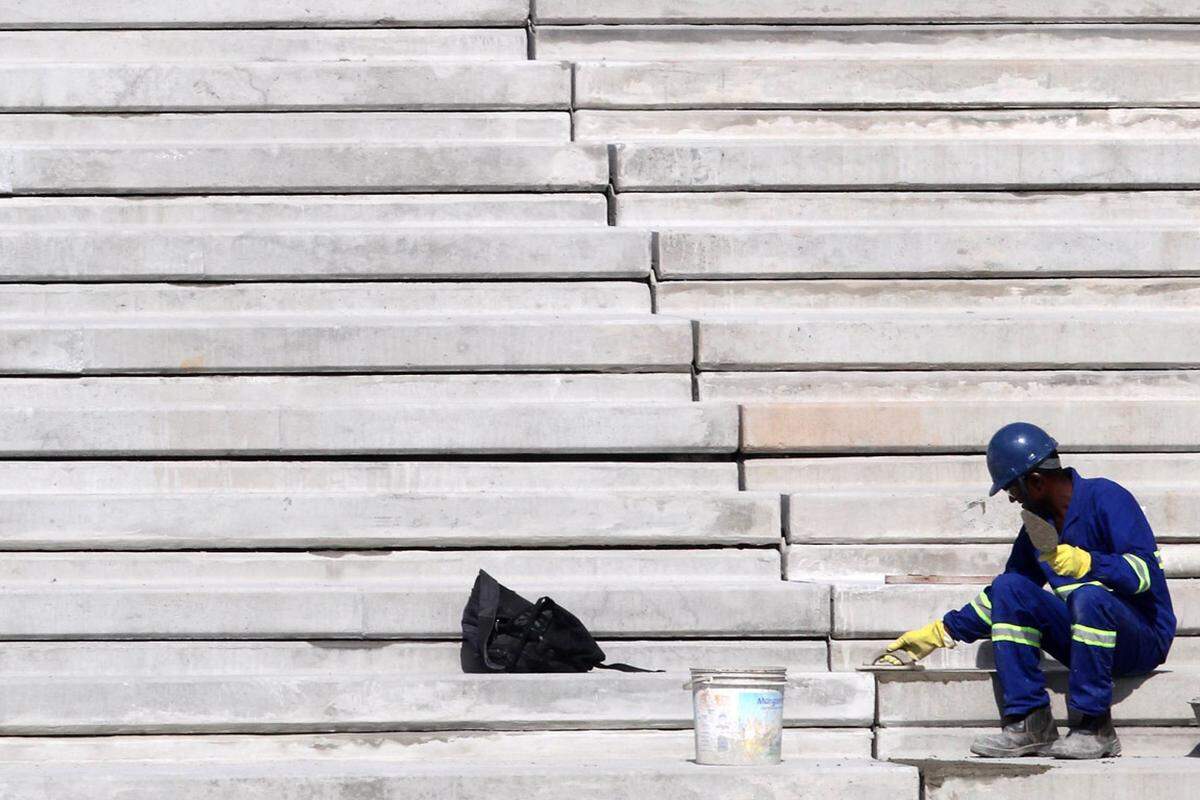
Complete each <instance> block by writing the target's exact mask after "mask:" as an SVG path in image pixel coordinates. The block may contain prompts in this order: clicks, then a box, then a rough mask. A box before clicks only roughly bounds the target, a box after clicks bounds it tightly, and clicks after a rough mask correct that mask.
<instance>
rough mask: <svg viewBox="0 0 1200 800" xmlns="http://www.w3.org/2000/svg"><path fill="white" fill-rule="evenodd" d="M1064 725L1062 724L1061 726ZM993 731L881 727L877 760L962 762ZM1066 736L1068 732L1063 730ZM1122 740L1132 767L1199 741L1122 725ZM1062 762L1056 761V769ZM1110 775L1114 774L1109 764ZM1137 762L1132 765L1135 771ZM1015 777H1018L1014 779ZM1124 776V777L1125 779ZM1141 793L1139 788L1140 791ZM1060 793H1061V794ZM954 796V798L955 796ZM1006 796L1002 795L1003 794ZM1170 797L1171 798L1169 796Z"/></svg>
mask: <svg viewBox="0 0 1200 800" xmlns="http://www.w3.org/2000/svg"><path fill="white" fill-rule="evenodd" d="M1061 725H1062V723H1061V722H1060V726H1061ZM995 730H996V729H995V727H994V726H993V727H990V728H881V729H879V730H878V731H877V732H876V733H875V742H876V748H877V750H878V757H879V758H880V759H882V760H891V759H939V760H942V759H945V760H951V759H961V758H964V757H968V754H969V753H970V747H971V742H972V741H974V739H975V737H976V736H981V735H984V734H989V733H994V732H995ZM1063 732H1064V733H1065V731H1063ZM1118 736H1120V738H1121V755H1122V756H1124V757H1125V758H1123V759H1122V760H1121V761H1120V762H1119V763H1120V765H1121V766H1124V765H1126V764H1130V763H1131V762H1130V758H1134V759H1145V758H1183V757H1184V756H1188V755H1192V754H1193V752H1194V751H1195V750H1196V746H1197V738H1196V729H1195V728H1194V727H1177V728H1134V727H1130V726H1127V725H1122V726H1121V728H1120V730H1119V731H1118ZM1062 763H1063V762H1061V761H1060V762H1057V763H1056V764H1055V766H1056V767H1057V766H1059V765H1061V764H1062ZM1105 766H1107V767H1109V769H1108V770H1107V772H1109V773H1112V772H1115V771H1117V770H1113V769H1112V767H1115V766H1117V764H1115V763H1113V762H1108V763H1107V764H1106V765H1105ZM1137 766H1138V764H1137V762H1134V763H1133V764H1132V768H1133V769H1136V768H1137ZM1014 777H1016V776H1014ZM1122 777H1124V776H1122ZM997 783H998V784H999V786H996V787H995V788H994V789H993V791H995V790H999V791H1005V789H1006V788H1007V787H1006V786H1005V784H1007V783H1008V781H998V782H997ZM1139 790H1140V789H1139ZM1058 793H1059V794H1061V792H1058ZM952 796H953V795H952ZM1001 796H1003V795H1001ZM1168 796H1169V795H1168Z"/></svg>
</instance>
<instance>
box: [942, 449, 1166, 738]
mask: <svg viewBox="0 0 1200 800" xmlns="http://www.w3.org/2000/svg"><path fill="white" fill-rule="evenodd" d="M1067 471H1068V473H1069V474H1070V476H1071V482H1072V485H1073V487H1074V490H1073V494H1072V495H1071V503H1070V505H1069V507H1068V508H1067V515H1066V521H1065V522H1064V524H1063V530H1062V532H1061V533H1060V534H1059V540H1060V542H1062V543H1063V544H1070V545H1074V546H1075V547H1080V548H1083V549H1084V550H1087V551H1088V552H1090V553H1091V554H1092V569H1091V571H1090V572H1089V573H1088V574H1086V575H1084V576H1083V578H1081V579H1075V578H1069V577H1063V576H1062V575H1058V574H1057V573H1055V572H1054V571H1053V570H1051V569H1050V566H1049V565H1048V564H1046V563H1045V562H1042V561H1039V560H1038V553H1037V550H1035V549H1034V547H1033V543H1032V542H1030V540H1029V534H1028V533H1026V531H1025V528H1024V527H1022V528H1021V531H1020V533H1019V534H1018V535H1017V540H1016V541H1015V542H1013V549H1012V554H1011V555H1009V557H1008V564H1007V565H1006V566H1005V568H1004V573H1003V574H1002V575H999V576H998V577H997V578H996V579H995V580H994V581H993V582H992V584H991V585H990V586H988V587H987V588H985V589H984V590H983V591H982V592H980V593H979V595H978V596H976V597H975V599H973V600H972V601H971V602H970V603H968V604H967V605H965V606H963V607H962V608H961V609H959V610H957V611H951V612H949V613H947V614H946V615H945V616H944V617H942V621H943V622H944V623H945V625H946V630H947V631H948V632H949V633H950V635H951V636H953V637H954V638H955V639H956V640H958V641H960V642H973V641H975V640H977V639H982V638H984V637H991V640H992V646H993V650H994V653H995V659H996V670H997V672H998V673H999V675H1000V684H1001V687H1002V689H1003V697H1004V707H1003V709H1002V712H1003V713H1004V714H1005V715H1006V716H1007V715H1025V714H1028V713H1029V712H1030V711H1033V710H1035V709H1038V708H1041V707H1043V706H1046V705H1048V704H1049V703H1050V697H1049V695H1047V694H1046V676H1045V675H1044V674H1042V670H1041V667H1040V666H1039V664H1040V661H1041V651H1043V650H1045V651H1046V652H1047V653H1049V654H1050V655H1052V656H1053V657H1054V658H1056V659H1058V660H1059V661H1061V662H1062V663H1063V664H1064V665H1066V666H1067V667H1069V668H1070V679H1069V682H1068V694H1067V705H1068V706H1069V707H1070V708H1072V709H1074V710H1076V711H1078V712H1080V713H1082V714H1090V715H1102V714H1104V713H1105V712H1107V711H1108V709H1109V707H1110V706H1111V705H1112V679H1113V678H1114V677H1122V676H1126V675H1142V674H1145V673H1147V672H1150V671H1152V670H1153V669H1154V668H1155V667H1157V666H1158V665H1160V664H1162V663H1163V662H1164V661H1166V658H1167V651H1169V650H1170V648H1171V641H1172V640H1173V639H1174V637H1175V612H1174V610H1173V609H1172V608H1171V596H1170V594H1168V592H1167V582H1166V578H1165V576H1164V575H1163V571H1162V559H1161V556H1160V555H1159V551H1158V546H1157V545H1156V544H1155V541H1154V532H1153V531H1152V530H1150V523H1149V522H1147V521H1146V516H1145V514H1143V513H1142V509H1141V508H1140V507H1139V506H1138V504H1137V501H1136V500H1135V499H1134V497H1133V495H1132V494H1130V493H1129V491H1128V490H1127V489H1125V488H1124V487H1122V486H1120V485H1119V484H1117V483H1114V482H1113V481H1110V480H1107V479H1105V478H1093V479H1087V478H1083V477H1081V476H1080V475H1079V474H1078V473H1077V472H1076V471H1075V470H1073V469H1068V470H1067ZM1050 521H1051V522H1053V520H1050ZM1047 583H1049V584H1050V589H1052V590H1053V593H1051V592H1050V591H1046V590H1045V589H1043V588H1042V587H1043V586H1044V585H1045V584H1047Z"/></svg>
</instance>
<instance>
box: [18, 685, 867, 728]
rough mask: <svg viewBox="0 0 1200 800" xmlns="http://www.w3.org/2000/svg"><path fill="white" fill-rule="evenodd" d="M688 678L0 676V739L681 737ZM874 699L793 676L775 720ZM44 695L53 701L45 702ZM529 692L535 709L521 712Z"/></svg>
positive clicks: (854, 711) (841, 722) (841, 717)
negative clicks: (628, 731) (574, 732)
mask: <svg viewBox="0 0 1200 800" xmlns="http://www.w3.org/2000/svg"><path fill="white" fill-rule="evenodd" d="M685 675H686V673H679V672H676V673H671V674H665V675H620V674H617V675H614V674H612V673H605V672H596V673H592V674H587V675H578V674H577V675H561V674H560V675H500V676H497V675H418V674H409V675H401V676H389V675H347V676H337V677H334V676H329V675H324V676H318V675H309V676H286V675H275V676H271V677H268V678H261V677H252V676H242V675H237V674H230V675H224V676H211V677H207V678H181V677H174V676H170V675H158V676H153V677H150V676H138V678H137V682H136V684H134V683H131V682H130V681H129V680H128V678H123V677H120V676H114V677H111V678H104V677H96V678H87V677H77V678H46V677H32V676H31V677H16V676H13V677H8V676H0V686H2V687H3V688H4V689H5V691H4V693H3V694H4V698H3V699H2V700H0V707H2V708H3V709H4V711H5V713H4V722H3V723H0V732H2V733H4V734H6V735H13V734H19V735H45V734H46V733H47V732H49V731H50V730H54V731H58V732H60V733H66V732H72V733H79V734H113V733H128V732H131V731H140V732H146V733H236V732H247V733H248V732H261V733H284V732H305V731H312V732H332V731H354V730H366V731H371V730H387V731H402V730H424V731H432V730H458V729H474V730H530V729H532V730H546V729H551V730H554V729H584V730H587V729H595V728H630V727H642V728H682V727H685V726H686V725H690V724H691V720H692V698H691V693H690V692H684V691H682V690H680V688H679V685H680V681H681V680H682V679H683V678H684V676H685ZM51 687H53V688H51ZM874 689H875V687H874V683H873V681H872V679H871V677H870V676H868V675H831V674H828V673H825V674H821V673H813V674H809V675H799V674H798V675H795V676H792V677H790V678H789V681H788V691H786V692H785V696H784V722H785V724H786V725H788V726H789V727H866V726H869V725H870V724H871V720H872V719H873V717H874V709H875V691H874ZM47 690H50V691H52V693H53V698H54V699H53V700H50V699H48V698H46V697H45V696H44V693H45V692H46V691H47ZM139 692H140V693H141V694H140V697H141V700H137V698H138V697H139ZM531 694H534V695H537V696H538V697H539V698H540V700H539V701H538V702H537V703H530V695H531ZM214 695H217V696H221V697H225V698H228V699H229V702H228V704H227V705H224V706H223V709H222V710H216V709H213V708H212V704H211V702H210V701H209V698H210V697H211V696H214ZM433 698H437V699H433ZM39 701H40V702H39Z"/></svg>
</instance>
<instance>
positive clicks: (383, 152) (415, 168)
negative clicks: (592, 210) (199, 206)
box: [0, 143, 608, 195]
mask: <svg viewBox="0 0 1200 800" xmlns="http://www.w3.org/2000/svg"><path fill="white" fill-rule="evenodd" d="M10 155H11V164H10V165H9V167H8V168H7V169H4V167H3V162H2V160H0V184H3V183H7V185H8V186H9V187H10V189H9V193H12V194H23V195H42V194H66V195H70V194H205V193H211V194H239V193H254V192H279V193H301V194H302V193H305V192H324V193H333V194H353V193H357V192H378V191H400V192H435V191H483V192H496V191H539V192H545V191H567V190H572V189H574V190H588V189H591V190H598V189H602V188H604V187H605V186H606V185H607V184H608V159H607V155H606V153H605V151H604V148H603V147H600V146H597V145H568V144H562V145H552V144H534V143H517V144H459V145H436V144H428V145H379V144H361V145H360V144H286V145H247V144H241V145H238V144H227V145H209V146H192V147H170V146H156V145H147V146H136V145H130V146H124V147H122V146H116V145H114V146H110V147H102V146H96V147H62V148H56V147H43V148H29V147H26V148H14V149H13V150H11V151H10ZM0 159H2V154H0ZM6 173H7V175H8V179H7V181H6V180H5V174H6ZM2 188H3V186H0V189H2Z"/></svg>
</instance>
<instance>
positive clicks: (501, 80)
mask: <svg viewBox="0 0 1200 800" xmlns="http://www.w3.org/2000/svg"><path fill="white" fill-rule="evenodd" d="M570 79H571V73H570V66H569V65H568V64H563V63H554V62H533V61H528V60H521V59H520V58H519V57H514V58H513V59H512V60H507V61H478V60H474V61H472V60H459V61H447V60H429V59H426V60H408V61H402V60H391V59H388V60H378V59H376V60H371V61H307V62H305V61H241V62H239V61H226V60H215V61H209V62H185V63H172V62H148V63H140V64H138V63H104V62H92V63H71V64H63V63H55V64H36V63H35V64H20V63H15V64H14V63H10V64H0V107H2V108H4V109H5V110H6V111H19V112H34V113H38V112H68V113H80V112H87V111H91V112H135V111H155V112H158V111H264V110H278V111H328V110H345V111H351V110H361V111H396V110H407V111H432V110H447V111H455V110H458V111H461V110H468V109H471V110H501V109H511V110H544V109H566V108H568V107H569V105H570V98H571V80H570ZM261 87H266V88H265V89H264V88H261Z"/></svg>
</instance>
